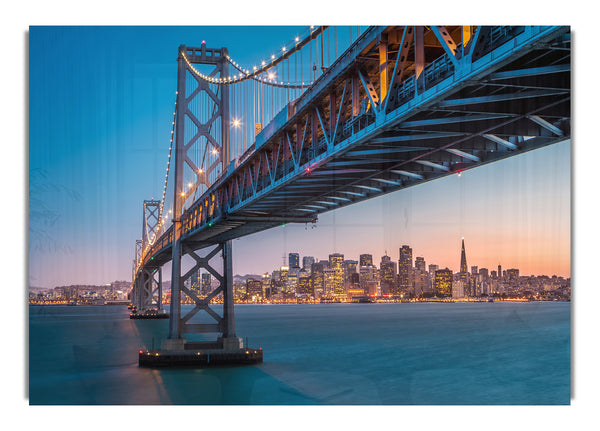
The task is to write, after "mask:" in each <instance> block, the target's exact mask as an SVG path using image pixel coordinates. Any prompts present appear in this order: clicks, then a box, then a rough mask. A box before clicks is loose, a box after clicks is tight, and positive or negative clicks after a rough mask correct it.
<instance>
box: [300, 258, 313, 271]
mask: <svg viewBox="0 0 600 431" xmlns="http://www.w3.org/2000/svg"><path fill="white" fill-rule="evenodd" d="M313 263H315V258H314V257H312V256H304V257H303V258H302V269H303V270H304V271H310V267H311V266H312V264H313Z"/></svg>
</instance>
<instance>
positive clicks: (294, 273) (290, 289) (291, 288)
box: [285, 267, 300, 294]
mask: <svg viewBox="0 0 600 431" xmlns="http://www.w3.org/2000/svg"><path fill="white" fill-rule="evenodd" d="M299 272H300V268H299V267H293V268H290V269H289V271H288V274H287V281H286V282H285V292H286V293H291V294H295V293H296V289H297V288H298V273H299Z"/></svg>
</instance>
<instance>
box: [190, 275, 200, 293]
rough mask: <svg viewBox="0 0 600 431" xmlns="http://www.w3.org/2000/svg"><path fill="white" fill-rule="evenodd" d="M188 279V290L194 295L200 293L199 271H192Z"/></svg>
mask: <svg viewBox="0 0 600 431" xmlns="http://www.w3.org/2000/svg"><path fill="white" fill-rule="evenodd" d="M189 280H190V290H191V291H192V292H194V293H195V294H196V295H198V294H200V271H194V272H193V273H192V275H191V277H190V278H189Z"/></svg>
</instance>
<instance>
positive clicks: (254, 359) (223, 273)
mask: <svg viewBox="0 0 600 431" xmlns="http://www.w3.org/2000/svg"><path fill="white" fill-rule="evenodd" d="M212 247H213V249H212V250H210V251H209V252H208V253H207V254H206V256H204V257H202V256H201V255H199V254H197V252H198V250H193V249H191V248H189V247H186V246H184V245H181V249H180V250H176V252H178V255H176V259H174V260H173V265H172V268H174V271H173V274H172V283H171V309H170V310H171V313H170V317H169V318H170V322H169V338H167V339H165V340H163V342H162V344H161V348H160V349H156V350H140V351H139V365H140V366H141V367H178V366H196V367H208V366H214V365H250V364H256V363H260V362H262V359H263V355H262V349H251V348H249V347H248V346H244V342H243V340H242V338H241V337H237V336H236V334H235V323H234V310H233V266H232V253H231V243H230V242H229V241H228V242H225V243H221V244H216V245H214V246H212ZM179 253H180V254H179ZM219 253H220V254H221V256H220V257H221V259H219V260H220V261H221V262H222V265H223V266H222V267H221V268H218V269H219V270H217V269H216V268H214V267H213V266H211V263H210V261H211V259H213V258H217V257H219V256H218V254H219ZM183 255H188V256H190V257H192V258H193V259H194V260H195V261H196V264H195V265H194V266H193V267H192V268H191V269H189V270H188V271H187V272H186V273H185V275H181V256H183ZM218 266H220V265H218ZM200 269H204V270H206V271H208V272H209V273H210V274H212V275H213V276H214V277H215V278H216V279H217V280H218V281H219V286H218V287H217V288H215V289H214V290H213V291H212V292H210V294H208V295H207V296H206V297H201V296H200V295H199V294H198V293H197V292H196V291H194V290H192V289H191V288H188V287H187V286H186V285H185V281H186V280H187V279H188V278H190V277H191V276H192V274H195V273H197V272H198V271H199V270H200ZM182 293H185V294H186V295H187V296H188V297H189V298H191V299H192V300H193V301H194V304H195V307H194V308H193V309H192V310H191V311H188V312H187V313H182V312H181V294H182ZM219 294H221V295H222V298H223V312H222V316H220V315H219V314H218V313H217V312H216V311H215V310H213V308H212V307H210V303H211V301H212V300H213V299H214V298H215V297H217V296H218V295H219ZM199 311H204V312H206V313H208V315H209V316H211V317H212V318H213V319H214V320H215V323H191V322H192V320H191V319H192V317H193V316H194V315H195V314H196V313H198V312H199ZM193 333H216V334H218V337H217V338H216V340H215V341H192V340H187V339H186V338H184V337H182V335H183V334H193Z"/></svg>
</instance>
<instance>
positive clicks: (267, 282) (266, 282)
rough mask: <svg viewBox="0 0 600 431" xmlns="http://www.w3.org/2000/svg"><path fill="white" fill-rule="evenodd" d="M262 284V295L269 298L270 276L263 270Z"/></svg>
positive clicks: (270, 290)
mask: <svg viewBox="0 0 600 431" xmlns="http://www.w3.org/2000/svg"><path fill="white" fill-rule="evenodd" d="M262 285H263V291H264V297H265V298H269V297H270V296H271V292H272V289H271V276H270V275H269V273H268V272H265V273H264V274H263V275H262Z"/></svg>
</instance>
